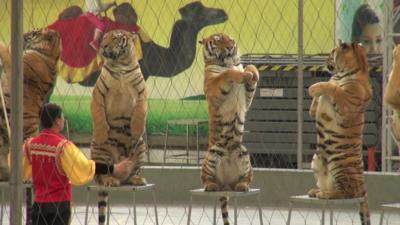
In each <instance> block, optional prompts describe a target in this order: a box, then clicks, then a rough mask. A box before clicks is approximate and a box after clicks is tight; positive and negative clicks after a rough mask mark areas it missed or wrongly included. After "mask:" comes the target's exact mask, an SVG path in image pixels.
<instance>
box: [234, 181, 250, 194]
mask: <svg viewBox="0 0 400 225" xmlns="http://www.w3.org/2000/svg"><path fill="white" fill-rule="evenodd" d="M235 191H238V192H247V191H249V184H248V183H244V182H241V183H238V184H236V186H235Z"/></svg>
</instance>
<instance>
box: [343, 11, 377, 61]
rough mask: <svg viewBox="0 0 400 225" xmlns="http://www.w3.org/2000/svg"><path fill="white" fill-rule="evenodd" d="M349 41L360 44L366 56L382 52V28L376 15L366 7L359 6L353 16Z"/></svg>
mask: <svg viewBox="0 0 400 225" xmlns="http://www.w3.org/2000/svg"><path fill="white" fill-rule="evenodd" d="M351 41H352V42H353V43H361V44H362V45H363V46H364V48H365V51H366V52H367V54H381V53H382V52H383V28H382V25H381V23H380V20H379V17H378V15H377V14H376V13H375V11H374V10H373V9H372V8H371V7H370V6H369V5H368V4H363V5H361V6H360V7H359V8H358V9H357V11H356V12H355V14H354V18H353V24H352V32H351Z"/></svg>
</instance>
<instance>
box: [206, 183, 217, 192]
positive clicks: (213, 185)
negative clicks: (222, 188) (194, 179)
mask: <svg viewBox="0 0 400 225" xmlns="http://www.w3.org/2000/svg"><path fill="white" fill-rule="evenodd" d="M204 191H210V192H213V191H219V187H218V185H217V184H216V183H208V184H206V185H204Z"/></svg>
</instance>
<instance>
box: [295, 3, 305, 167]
mask: <svg viewBox="0 0 400 225" xmlns="http://www.w3.org/2000/svg"><path fill="white" fill-rule="evenodd" d="M297 25H298V28H297V29H298V76H297V169H302V168H303V104H304V103H303V90H304V87H303V86H304V77H303V75H304V74H303V54H304V51H303V0H298V21H297Z"/></svg>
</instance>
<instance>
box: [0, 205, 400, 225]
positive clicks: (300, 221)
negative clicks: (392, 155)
mask: <svg viewBox="0 0 400 225" xmlns="http://www.w3.org/2000/svg"><path fill="white" fill-rule="evenodd" d="M130 207H131V206H121V205H119V206H115V207H112V208H111V217H110V224H112V225H127V224H134V217H133V210H132V209H131V208H130ZM262 213H263V222H264V225H286V220H287V213H288V211H287V209H286V208H270V207H269V208H265V207H264V208H263V209H262ZM8 215H9V213H8V210H7V211H5V214H4V219H3V223H2V224H5V225H8V224H9V221H8V220H9V217H8ZM233 215H234V213H233V209H232V208H230V211H229V216H230V220H231V224H233ZM328 215H329V214H327V215H326V217H325V224H327V225H328V224H329V218H328ZM379 217H380V214H379V212H376V211H374V212H372V215H371V219H372V223H371V224H372V225H378V224H379ZM158 219H159V224H160V225H184V224H185V225H186V224H187V208H186V206H184V205H179V206H174V205H168V206H165V205H160V206H158ZM84 220H85V207H84V206H81V205H79V206H74V207H73V213H72V222H71V225H83V224H84ZM320 221H321V213H320V211H319V210H318V209H295V210H294V211H293V213H292V222H291V224H292V225H319V224H320ZM89 224H90V225H95V224H96V225H97V209H96V208H90V209H89ZM137 224H140V225H142V224H144V225H152V224H156V223H155V216H154V209H153V207H152V206H151V205H147V206H143V205H140V206H138V208H137ZM208 224H210V225H212V224H213V208H212V207H209V206H204V205H203V206H195V207H194V208H193V210H192V219H191V225H208ZM217 224H223V223H222V219H221V215H220V211H219V210H217ZM238 224H239V225H253V224H254V225H255V224H257V225H258V224H260V223H259V217H258V211H257V210H256V208H248V207H244V208H240V209H239V210H238ZM333 224H335V225H353V224H354V225H359V224H360V220H359V216H358V212H357V211H356V209H354V210H343V209H339V210H335V211H334V218H333ZM384 224H386V225H400V213H398V214H393V213H392V214H386V216H385V222H384Z"/></svg>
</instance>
